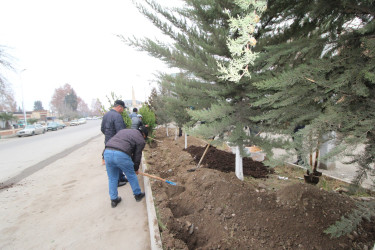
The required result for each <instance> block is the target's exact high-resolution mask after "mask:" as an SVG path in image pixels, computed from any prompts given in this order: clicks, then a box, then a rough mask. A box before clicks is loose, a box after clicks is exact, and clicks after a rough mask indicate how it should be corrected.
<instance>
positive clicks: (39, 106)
mask: <svg viewBox="0 0 375 250" xmlns="http://www.w3.org/2000/svg"><path fill="white" fill-rule="evenodd" d="M34 110H35V111H39V110H44V108H43V104H42V102H41V101H35V102H34Z"/></svg>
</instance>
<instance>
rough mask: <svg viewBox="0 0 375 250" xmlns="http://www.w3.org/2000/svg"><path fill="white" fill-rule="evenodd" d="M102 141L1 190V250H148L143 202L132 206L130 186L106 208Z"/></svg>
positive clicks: (85, 147)
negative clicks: (87, 249)
mask: <svg viewBox="0 0 375 250" xmlns="http://www.w3.org/2000/svg"><path fill="white" fill-rule="evenodd" d="M103 140H104V138H103V136H100V137H96V138H94V139H93V140H91V141H90V142H89V143H88V144H87V145H85V146H84V147H81V148H79V149H78V150H76V151H74V152H72V153H71V154H69V155H67V156H66V157H64V158H61V159H60V160H57V161H55V162H54V163H52V164H50V165H48V166H46V167H45V168H43V169H41V170H39V171H38V172H36V173H34V174H33V175H31V176H29V177H27V178H25V179H23V180H21V181H20V182H18V183H17V184H14V185H13V186H11V187H9V188H6V189H3V190H0V202H1V204H2V206H1V208H0V221H2V223H1V225H0V249H85V248H89V249H150V248H151V247H150V234H149V226H148V217H147V209H146V202H145V201H142V202H139V203H138V202H136V201H135V200H134V197H133V195H132V192H131V188H130V185H126V186H124V187H120V188H119V195H120V196H121V197H122V198H123V201H122V202H121V203H120V204H119V205H118V206H117V207H116V208H115V209H113V208H111V206H110V200H109V196H108V182H107V174H106V172H105V167H104V166H102V165H101V153H102V150H103ZM139 180H140V185H141V186H142V189H143V178H142V177H141V176H139Z"/></svg>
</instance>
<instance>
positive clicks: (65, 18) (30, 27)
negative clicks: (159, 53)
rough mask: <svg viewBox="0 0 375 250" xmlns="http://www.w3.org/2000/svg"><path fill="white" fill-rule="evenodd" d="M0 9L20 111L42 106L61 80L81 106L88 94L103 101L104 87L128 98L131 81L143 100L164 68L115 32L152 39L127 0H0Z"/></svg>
mask: <svg viewBox="0 0 375 250" xmlns="http://www.w3.org/2000/svg"><path fill="white" fill-rule="evenodd" d="M158 2H162V3H168V2H171V1H168V0H158ZM0 10H1V15H0V45H4V46H7V47H9V49H8V50H7V52H8V54H11V55H12V56H14V57H15V58H16V59H17V61H16V67H17V71H18V73H16V74H13V73H12V74H10V75H8V74H6V75H7V76H8V78H9V80H10V82H11V84H12V88H13V91H14V94H15V98H16V101H17V105H18V106H22V92H23V98H24V104H25V109H26V111H31V110H32V109H33V106H34V101H37V100H40V101H42V104H43V107H44V108H45V109H50V107H49V103H50V101H51V97H52V95H53V93H54V90H55V89H56V88H59V87H62V86H63V85H64V84H65V83H69V84H70V85H71V86H72V87H73V89H74V90H75V91H76V94H77V95H78V96H80V97H81V98H82V99H83V100H84V101H85V102H86V103H87V105H88V106H89V107H91V101H92V99H94V98H99V99H100V100H101V101H102V102H104V103H105V104H107V101H106V98H105V96H106V95H108V96H109V95H110V93H111V91H114V92H115V93H117V94H118V95H121V96H122V97H123V99H131V97H132V95H131V90H132V86H134V90H135V95H136V99H137V100H140V101H144V100H145V98H146V97H148V96H149V94H150V90H151V87H152V86H155V84H151V86H150V82H151V81H152V80H153V79H154V76H153V74H154V73H156V72H157V71H165V70H167V67H166V66H165V65H164V64H163V63H162V62H161V61H159V60H157V59H155V58H152V57H150V56H148V55H147V54H146V53H145V52H138V51H136V50H135V49H133V48H131V47H128V46H126V45H125V44H124V43H123V42H122V41H121V40H120V39H119V38H117V37H116V35H117V34H122V35H124V36H129V37H130V36H133V35H135V36H136V37H145V36H146V37H150V38H154V37H156V36H158V38H160V33H159V31H158V30H157V29H156V28H154V26H153V25H152V24H151V23H150V22H149V21H148V20H147V19H146V18H145V17H144V16H143V15H142V14H140V13H139V12H138V11H137V9H136V8H135V6H134V5H133V4H132V2H131V0H106V1H104V0H64V1H57V0H33V1H30V0H0ZM23 69H25V70H23ZM21 72H22V73H21ZM22 90H23V91H22Z"/></svg>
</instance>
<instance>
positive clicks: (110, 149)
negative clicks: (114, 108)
mask: <svg viewBox="0 0 375 250" xmlns="http://www.w3.org/2000/svg"><path fill="white" fill-rule="evenodd" d="M147 136H148V130H147V128H146V127H144V126H141V127H139V129H122V130H120V131H119V132H117V134H116V135H114V136H113V137H112V138H111V139H110V140H109V141H108V142H107V143H106V145H105V151H104V160H105V164H106V168H107V175H108V186H109V196H110V198H111V206H112V207H116V206H117V204H118V203H120V202H121V197H120V196H118V191H117V182H118V173H119V171H120V170H121V171H122V172H124V173H125V175H126V177H127V178H128V181H129V183H130V186H131V188H132V190H133V195H134V198H135V200H136V201H137V202H139V201H141V200H142V198H143V197H144V196H145V193H143V192H141V188H140V187H139V182H138V178H137V175H138V169H139V165H140V163H141V158H142V151H143V149H144V147H145V145H146V139H147Z"/></svg>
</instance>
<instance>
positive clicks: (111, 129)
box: [100, 100, 127, 186]
mask: <svg viewBox="0 0 375 250" xmlns="http://www.w3.org/2000/svg"><path fill="white" fill-rule="evenodd" d="M124 109H125V103H124V102H123V101H121V100H116V101H115V103H114V105H113V108H112V109H111V110H110V111H108V112H107V113H106V114H105V115H104V116H103V120H102V125H101V129H100V130H101V131H102V133H103V134H104V136H105V139H104V144H107V142H108V141H109V140H110V139H111V138H112V137H113V136H114V135H115V134H116V133H117V132H119V131H120V130H122V129H125V128H126V125H125V122H124V119H123V118H122V115H121V114H122V112H124ZM104 164H105V162H104V155H103V165H104ZM126 182H127V179H126V177H125V175H124V174H123V172H121V171H119V174H118V186H123V185H125V184H126Z"/></svg>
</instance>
